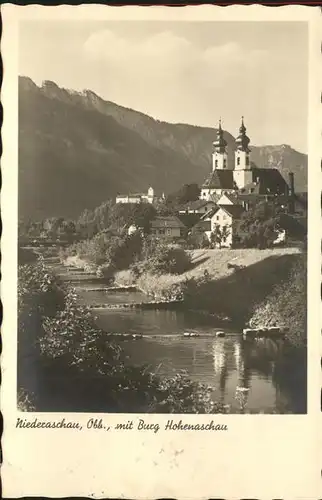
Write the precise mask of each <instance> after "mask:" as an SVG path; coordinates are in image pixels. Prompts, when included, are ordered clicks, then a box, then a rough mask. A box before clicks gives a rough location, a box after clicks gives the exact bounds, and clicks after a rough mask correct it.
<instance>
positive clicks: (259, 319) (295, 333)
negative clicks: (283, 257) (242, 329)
mask: <svg viewBox="0 0 322 500" xmlns="http://www.w3.org/2000/svg"><path fill="white" fill-rule="evenodd" d="M306 259H307V255H306V254H302V255H300V256H299V258H298V259H297V261H296V262H295V263H294V265H293V266H292V268H291V270H290V272H289V274H288V276H287V277H286V278H285V279H284V280H283V281H282V283H280V284H278V285H276V286H275V287H274V289H273V291H272V293H271V294H270V295H269V296H268V297H267V299H266V300H265V301H263V302H262V303H260V304H258V305H257V307H256V308H255V311H254V314H253V316H252V319H251V321H250V323H251V324H252V325H253V326H264V327H266V326H276V325H278V326H281V327H284V328H288V329H289V333H288V340H289V341H290V343H291V344H292V345H294V346H298V347H301V346H303V347H304V346H306V337H307V332H306V320H307V296H306V280H307V261H306Z"/></svg>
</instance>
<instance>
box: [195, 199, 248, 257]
mask: <svg viewBox="0 0 322 500" xmlns="http://www.w3.org/2000/svg"><path fill="white" fill-rule="evenodd" d="M243 212H244V209H243V207H242V206H241V205H234V204H229V205H220V206H219V205H218V206H217V207H216V208H214V209H212V210H210V211H209V212H208V213H207V214H205V215H204V216H203V217H202V220H203V221H205V222H208V227H207V229H206V231H205V234H206V236H207V237H208V238H209V240H210V238H211V233H213V232H214V231H215V230H216V227H218V228H219V230H220V233H221V234H224V235H225V237H223V239H222V241H221V243H220V244H219V243H218V246H220V247H225V248H231V247H232V246H233V241H234V236H235V235H236V233H237V224H238V221H239V219H240V218H241V216H242V214H243Z"/></svg>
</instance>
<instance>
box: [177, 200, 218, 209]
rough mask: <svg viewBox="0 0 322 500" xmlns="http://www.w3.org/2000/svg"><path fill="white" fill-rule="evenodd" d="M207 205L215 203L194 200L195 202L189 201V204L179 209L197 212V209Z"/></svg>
mask: <svg viewBox="0 0 322 500" xmlns="http://www.w3.org/2000/svg"><path fill="white" fill-rule="evenodd" d="M208 203H213V204H214V203H215V202H214V201H212V200H208V201H207V200H196V201H191V202H189V203H186V204H185V205H183V206H182V207H181V208H180V211H181V210H198V209H199V208H202V207H204V206H205V205H207V204H208Z"/></svg>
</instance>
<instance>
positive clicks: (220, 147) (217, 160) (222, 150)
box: [212, 120, 228, 171]
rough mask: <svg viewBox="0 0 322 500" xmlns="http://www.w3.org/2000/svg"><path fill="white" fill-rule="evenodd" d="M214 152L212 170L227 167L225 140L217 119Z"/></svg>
mask: <svg viewBox="0 0 322 500" xmlns="http://www.w3.org/2000/svg"><path fill="white" fill-rule="evenodd" d="M213 145H214V152H213V154H212V170H213V171H214V170H224V169H227V168H228V159H227V149H226V148H227V141H225V139H224V131H223V129H222V128H221V120H219V126H218V132H217V139H216V140H215V141H214V142H213Z"/></svg>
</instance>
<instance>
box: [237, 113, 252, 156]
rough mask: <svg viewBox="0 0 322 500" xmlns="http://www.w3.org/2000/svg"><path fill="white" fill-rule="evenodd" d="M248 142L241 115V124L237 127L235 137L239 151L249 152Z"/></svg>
mask: <svg viewBox="0 0 322 500" xmlns="http://www.w3.org/2000/svg"><path fill="white" fill-rule="evenodd" d="M249 143H250V139H249V137H248V136H247V135H246V127H245V124H244V117H243V116H242V118H241V125H240V127H239V135H238V137H237V138H236V148H237V149H239V150H240V151H245V152H246V153H249V152H250V149H249V147H248V146H249Z"/></svg>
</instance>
